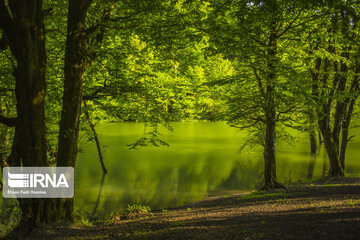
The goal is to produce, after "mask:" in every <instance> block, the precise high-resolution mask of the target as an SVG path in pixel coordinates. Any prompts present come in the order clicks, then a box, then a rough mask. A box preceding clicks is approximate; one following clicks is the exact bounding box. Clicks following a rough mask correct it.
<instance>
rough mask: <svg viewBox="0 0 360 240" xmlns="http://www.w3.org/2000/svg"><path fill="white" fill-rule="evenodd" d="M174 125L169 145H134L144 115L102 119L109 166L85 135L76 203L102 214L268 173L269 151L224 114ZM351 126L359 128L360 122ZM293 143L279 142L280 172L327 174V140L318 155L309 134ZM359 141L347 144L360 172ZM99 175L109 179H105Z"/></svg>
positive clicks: (353, 172)
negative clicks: (248, 140) (247, 144)
mask: <svg viewBox="0 0 360 240" xmlns="http://www.w3.org/2000/svg"><path fill="white" fill-rule="evenodd" d="M172 126H173V128H174V132H169V131H163V137H164V139H165V140H166V141H167V142H168V143H169V144H170V147H145V148H139V149H138V150H130V149H129V147H127V144H129V143H133V142H134V141H135V140H136V139H138V138H139V137H141V136H142V133H143V131H144V125H143V124H142V123H109V124H101V125H99V126H98V127H97V131H98V134H99V138H100V141H101V144H102V145H103V154H104V160H105V164H106V167H107V168H108V170H109V173H108V174H106V176H105V177H104V178H103V177H102V169H101V166H100V162H99V158H98V156H97V151H96V146H95V144H94V143H92V142H86V141H85V140H82V141H81V144H80V148H81V153H79V156H78V161H77V165H76V171H75V173H76V174H75V175H76V176H75V196H76V197H75V209H76V211H77V212H79V213H80V214H83V215H85V216H91V215H94V216H96V217H99V218H103V217H105V216H106V215H108V214H110V213H112V212H124V211H126V209H127V206H128V205H132V204H141V205H146V206H149V207H150V208H151V209H166V208H169V207H175V206H180V205H183V204H186V203H190V202H194V201H198V200H202V199H204V198H206V197H208V196H211V195H216V194H226V193H232V192H239V191H248V190H253V189H254V188H256V187H258V186H260V185H261V182H262V178H263V166H264V162H263V155H262V154H263V153H262V151H263V150H262V148H261V147H258V148H255V149H253V150H252V151H249V150H244V151H242V152H240V151H239V149H240V147H241V146H242V144H243V143H244V139H245V137H246V135H245V134H246V133H243V132H239V131H238V130H237V129H234V128H231V127H229V126H228V125H227V124H226V123H224V122H216V123H213V122H178V123H173V124H172ZM352 134H356V135H357V136H359V135H360V131H359V129H354V130H352ZM292 135H294V136H296V137H297V140H296V141H295V142H294V144H293V145H290V144H286V143H278V145H277V146H276V147H277V175H278V180H279V181H280V182H282V183H285V184H288V183H290V182H295V181H299V180H306V179H307V177H308V175H309V169H311V166H312V165H313V166H314V168H313V171H310V174H312V175H313V177H314V178H319V177H321V176H323V175H324V174H326V170H327V168H328V160H327V157H326V154H325V151H324V148H323V147H322V148H321V149H320V152H319V154H317V157H316V159H311V158H310V154H309V150H310V147H309V143H308V142H309V141H308V138H307V136H306V135H304V134H300V133H298V132H295V131H292ZM359 154H360V141H359V137H355V138H354V139H353V140H352V142H351V143H350V144H349V146H348V153H347V159H346V175H347V176H359V173H360V161H359V157H358V156H359ZM101 182H102V183H103V184H101Z"/></svg>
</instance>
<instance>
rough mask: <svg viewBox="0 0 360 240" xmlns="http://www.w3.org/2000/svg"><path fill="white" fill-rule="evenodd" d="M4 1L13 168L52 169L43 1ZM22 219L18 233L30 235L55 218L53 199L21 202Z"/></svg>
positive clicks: (0, 6)
mask: <svg viewBox="0 0 360 240" xmlns="http://www.w3.org/2000/svg"><path fill="white" fill-rule="evenodd" d="M7 3H8V7H9V9H10V10H11V13H12V15H10V14H9V12H8V7H7V6H6V4H5V2H4V1H3V0H0V12H1V14H0V18H1V19H0V22H1V23H0V27H1V28H2V29H3V31H4V33H3V34H6V37H7V39H9V41H8V44H9V45H8V46H9V48H10V50H11V52H12V54H13V56H14V57H15V59H16V62H17V66H16V68H15V71H14V77H15V80H16V84H15V96H16V101H17V104H16V109H17V120H16V124H15V134H14V138H13V145H12V151H11V154H10V156H9V158H8V163H9V165H10V166H48V161H47V154H46V127H45V111H44V99H45V93H46V82H45V70H46V50H45V34H44V32H45V28H44V24H43V16H42V1H41V0H19V1H8V2H7ZM19 203H20V207H21V210H22V218H21V222H20V225H19V227H18V230H19V232H20V233H22V234H26V233H27V232H28V231H29V230H31V229H32V228H33V226H34V225H36V224H37V223H47V222H49V221H51V219H52V217H53V211H52V208H51V207H49V206H50V205H52V204H53V201H52V199H19Z"/></svg>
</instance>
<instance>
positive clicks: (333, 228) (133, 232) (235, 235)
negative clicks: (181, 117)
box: [29, 178, 360, 240]
mask: <svg viewBox="0 0 360 240" xmlns="http://www.w3.org/2000/svg"><path fill="white" fill-rule="evenodd" d="M113 220H114V221H113V222H112V223H110V224H107V225H106V224H104V223H103V224H99V225H95V226H77V227H76V226H72V227H61V226H59V225H56V226H46V227H43V228H39V229H36V230H35V231H34V232H33V233H32V235H31V237H29V239H51V240H53V239H360V178H340V179H331V180H328V181H322V182H317V183H311V184H310V183H308V184H305V183H303V184H294V185H292V186H290V187H289V188H288V189H287V190H281V191H274V192H268V193H264V192H257V193H251V194H237V195H230V196H219V197H214V198H209V199H207V200H205V201H201V202H197V203H194V204H190V205H187V206H184V207H181V208H176V209H171V210H169V211H168V212H152V213H151V214H148V215H142V216H137V217H135V218H134V217H129V216H120V217H116V218H114V219H113Z"/></svg>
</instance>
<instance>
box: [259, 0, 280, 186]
mask: <svg viewBox="0 0 360 240" xmlns="http://www.w3.org/2000/svg"><path fill="white" fill-rule="evenodd" d="M268 4H269V9H271V10H272V12H273V13H274V14H275V16H274V18H273V19H272V20H271V24H270V26H269V33H270V35H269V41H268V46H267V74H266V93H265V96H264V101H265V102H264V110H265V143H264V161H265V169H264V179H265V183H264V187H263V189H265V190H267V189H271V188H278V187H283V185H282V184H280V183H278V182H277V181H276V158H275V138H276V136H275V132H276V131H275V130H276V129H275V128H276V109H275V85H276V80H277V64H278V63H277V61H278V60H277V19H276V14H277V13H276V10H277V2H276V0H273V1H270V2H269V3H268Z"/></svg>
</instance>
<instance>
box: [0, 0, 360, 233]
mask: <svg viewBox="0 0 360 240" xmlns="http://www.w3.org/2000/svg"><path fill="white" fill-rule="evenodd" d="M359 14H360V4H359V2H358V1H357V0H317V1H300V0H296V1H287V0H266V1H256V0H255V1H251V0H238V1H228V0H208V1H198V0H193V1H186V0H176V1H172V0H162V1H158V0H151V1H149V0H124V1H117V0H110V1H102V0H68V1H65V0H58V1H48V0H18V1H15V0H0V38H1V40H0V59H1V62H0V66H1V67H0V123H1V124H0V158H1V166H2V168H4V167H6V166H58V167H61V166H71V167H74V168H75V173H76V171H77V167H76V160H77V155H78V150H79V149H78V143H79V134H80V132H84V133H86V135H87V138H88V139H89V140H91V141H93V142H94V144H95V145H96V146H97V150H98V154H99V157H100V160H101V165H102V168H103V170H104V172H106V171H107V170H108V169H107V168H106V164H105V163H104V162H103V157H102V149H101V148H102V146H101V139H99V138H98V133H97V130H96V126H98V125H101V124H102V123H107V122H144V123H145V126H146V128H145V130H144V133H143V136H142V137H140V138H138V139H137V140H136V141H134V142H129V143H128V144H129V145H128V148H131V149H138V148H141V147H146V146H167V145H169V144H168V142H167V141H166V140H164V139H163V137H162V134H161V131H160V130H159V129H160V128H164V127H165V128H166V129H168V130H170V131H171V130H172V123H173V122H179V121H195V120H196V121H211V122H215V121H226V122H227V124H228V125H230V126H231V127H234V128H237V129H240V130H241V131H245V132H246V133H247V137H246V138H244V139H243V141H242V142H239V147H241V148H254V147H257V148H259V149H261V150H262V151H263V164H264V172H263V185H262V189H264V190H269V189H274V188H285V186H284V185H283V184H282V183H281V182H279V181H278V180H277V174H276V173H277V171H276V151H277V149H276V148H275V147H276V146H278V142H281V141H291V136H289V134H288V132H287V131H286V129H295V130H296V131H300V132H302V133H304V134H306V135H307V139H308V141H309V147H310V152H311V154H316V153H317V152H318V151H319V145H320V144H321V143H323V146H324V148H325V149H326V154H327V158H328V160H327V161H328V163H329V165H328V166H329V168H328V169H327V175H328V176H329V177H340V176H344V173H345V169H346V163H347V162H346V156H347V155H346V150H347V146H348V143H349V142H350V141H351V139H352V138H353V137H354V136H353V133H352V132H351V131H352V128H351V127H352V126H353V125H354V124H353V123H354V121H355V120H356V118H357V116H358V105H359V101H358V97H359V93H360V91H359V76H360V75H359V71H360V45H359V44H360V41H359V40H360V35H359V34H360V32H359V30H360V27H359V19H360V15H359ZM175 134H176V132H175ZM170 147H171V146H170ZM160 149H161V148H160ZM93 167H94V168H98V167H100V165H99V166H93ZM110 171H111V169H110ZM75 198H76V194H75ZM18 202H19V206H20V211H21V213H22V217H21V221H20V223H19V225H18V228H17V229H15V230H14V231H24V232H26V231H30V230H31V229H32V228H33V227H34V226H35V225H36V224H38V223H51V222H61V221H64V220H71V219H73V218H74V199H73V198H60V199H35V198H33V199H21V198H20V199H18Z"/></svg>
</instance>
